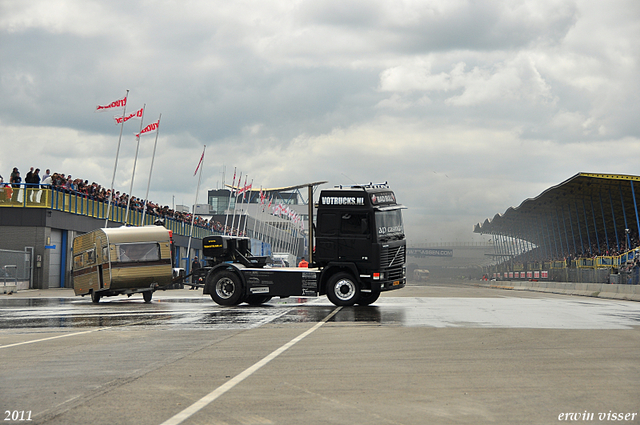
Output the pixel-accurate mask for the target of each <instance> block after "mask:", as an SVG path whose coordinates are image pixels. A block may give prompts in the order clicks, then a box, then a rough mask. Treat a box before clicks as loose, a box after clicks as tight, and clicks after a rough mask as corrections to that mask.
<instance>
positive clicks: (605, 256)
mask: <svg viewBox="0 0 640 425" xmlns="http://www.w3.org/2000/svg"><path fill="white" fill-rule="evenodd" d="M639 182H640V176H631V175H620V174H592V173H578V174H576V175H575V176H573V177H571V178H569V179H568V180H566V181H564V182H562V183H560V184H558V185H556V186H553V187H551V188H549V189H547V190H545V191H544V192H542V193H541V194H540V195H538V196H537V197H535V198H531V199H526V200H525V201H523V202H522V203H521V204H520V205H519V206H518V207H515V208H514V207H511V208H509V209H507V210H506V211H505V212H504V213H503V214H496V215H495V216H494V217H493V218H492V219H486V220H485V221H484V223H482V224H480V223H478V224H476V225H475V226H474V232H475V233H481V234H488V235H492V236H493V241H494V247H495V252H494V256H495V258H496V262H495V264H493V265H491V266H488V267H487V268H486V269H485V271H486V272H487V273H489V275H490V276H492V277H494V276H495V277H497V278H508V279H511V278H519V279H532V278H534V279H535V278H536V277H538V278H543V277H544V278H548V279H551V280H555V281H566V282H599V283H605V282H606V283H609V282H611V283H618V282H619V283H636V284H637V283H638V270H639V269H640V264H638V263H639V261H638V260H639V258H638V253H639V246H640V243H639V242H640V240H639V239H638V237H639V235H640V217H639V214H638V202H637V198H636V189H638V188H640V185H639V184H638V183H639ZM634 184H635V186H634Z"/></svg>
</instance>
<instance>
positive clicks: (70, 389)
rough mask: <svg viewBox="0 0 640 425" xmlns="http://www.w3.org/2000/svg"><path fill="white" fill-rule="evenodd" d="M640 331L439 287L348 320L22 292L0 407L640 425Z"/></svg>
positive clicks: (265, 418)
mask: <svg viewBox="0 0 640 425" xmlns="http://www.w3.org/2000/svg"><path fill="white" fill-rule="evenodd" d="M639 330H640V303H634V302H626V301H615V300H602V299H595V298H584V297H567V296H557V295H550V294H538V293H530V292H515V291H502V290H492V289H485V288H475V287H470V286H464V285H451V284H447V285H445V284H437V283H432V284H430V285H427V286H420V287H418V286H410V287H407V288H405V289H403V290H400V291H395V292H390V293H386V294H384V296H383V297H381V298H380V300H379V301H378V302H377V303H376V304H375V305H374V306H370V307H351V308H342V309H337V308H336V307H335V306H333V305H332V304H331V303H329V302H328V300H327V299H326V298H325V297H321V298H295V299H293V298H292V299H286V300H279V299H274V300H272V301H271V302H270V303H269V304H267V305H265V306H262V307H250V306H246V305H245V306H238V307H233V308H225V307H220V306H218V305H216V304H215V303H213V302H212V301H211V300H210V298H209V297H208V296H207V297H205V296H202V295H201V293H200V292H199V291H188V290H180V291H166V292H157V293H156V294H154V300H153V302H152V303H151V304H145V303H143V301H142V298H141V297H136V296H134V297H132V298H129V299H127V298H126V297H112V298H107V299H104V301H102V302H101V303H100V304H99V305H94V304H93V303H91V301H90V299H88V298H81V297H72V296H71V295H70V294H69V292H68V291H64V290H60V291H57V292H55V291H53V292H52V291H39V292H38V291H25V292H24V293H21V294H18V296H1V297H0V356H1V357H0V359H1V360H0V364H1V365H2V366H1V369H0V396H1V397H0V403H1V407H2V412H5V416H4V417H3V419H9V420H7V421H4V423H20V422H22V423H27V421H20V420H19V415H13V417H14V418H18V420H17V421H13V420H11V419H12V413H13V412H23V411H24V412H30V415H31V416H30V417H31V419H32V421H29V422H28V423H51V424H73V423H78V424H81V423H82V424H84V423H91V424H94V423H105V424H107V423H109V424H113V423H132V424H133V423H135V424H162V423H165V421H169V422H167V424H169V423H175V424H177V423H184V424H198V423H214V424H254V423H255V424H271V423H273V424H276V423H286V424H294V423H295V424H299V423H305V422H306V423H318V424H323V423H339V424H343V423H344V424H353V423H367V424H370V423H381V424H389V423H392V424H393V423H395V424H418V423H531V424H538V423H556V422H558V417H559V415H560V414H562V413H569V412H578V411H579V412H580V413H584V412H585V411H586V412H587V413H595V414H596V418H597V414H598V413H602V412H605V413H608V412H609V411H612V412H619V413H625V414H626V413H629V416H628V418H629V420H628V421H626V420H623V421H621V422H623V423H639V422H638V417H637V415H636V416H635V417H633V419H631V418H632V415H631V414H632V413H640V403H639V402H638V401H639V400H640V362H638V360H639V359H640V332H639ZM199 400H200V404H195V405H194V403H197V402H198V401H199ZM194 406H195V407H194ZM7 412H9V413H7ZM7 415H8V416H7ZM180 415H182V416H180ZM22 417H26V416H24V415H23V416H22ZM623 417H624V416H623ZM595 422H598V421H597V420H595ZM605 422H606V421H605ZM618 422H620V421H618Z"/></svg>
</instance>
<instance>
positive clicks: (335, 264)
mask: <svg viewBox="0 0 640 425" xmlns="http://www.w3.org/2000/svg"><path fill="white" fill-rule="evenodd" d="M309 202H312V199H310V200H309ZM403 208H405V207H404V206H403V205H400V204H398V203H397V202H396V197H395V194H394V193H393V191H392V190H391V189H389V187H388V186H387V185H386V183H385V184H376V185H374V184H368V185H355V186H349V187H342V186H339V187H335V188H333V189H325V190H322V191H321V193H320V199H319V201H318V203H317V223H316V226H315V227H314V230H315V248H311V252H312V255H311V256H310V257H311V258H310V260H311V263H310V264H309V267H308V268H299V267H292V268H276V267H269V266H268V265H267V257H257V256H253V255H251V252H250V243H249V242H250V241H249V239H248V238H238V237H231V236H209V237H206V238H204V240H203V254H204V256H205V257H206V259H207V263H208V267H207V275H206V279H205V283H204V293H205V294H210V295H211V298H212V299H213V300H214V301H215V302H216V303H218V304H220V305H227V306H230V305H237V304H240V303H243V302H246V303H249V304H251V305H260V304H262V303H265V302H267V301H269V300H270V299H271V298H272V297H281V298H286V297H292V296H318V295H325V294H326V295H327V297H328V298H329V300H330V301H331V302H332V303H333V304H335V305H338V306H350V305H354V304H359V305H369V304H371V303H373V302H375V301H376V300H377V299H378V297H379V296H380V292H382V291H389V290H393V289H400V288H403V287H404V286H405V284H406V240H405V234H404V227H403V224H402V209H403ZM312 233H313V232H312Z"/></svg>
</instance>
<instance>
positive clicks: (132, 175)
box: [124, 103, 147, 226]
mask: <svg viewBox="0 0 640 425" xmlns="http://www.w3.org/2000/svg"><path fill="white" fill-rule="evenodd" d="M146 107H147V104H146V103H145V104H144V105H142V116H141V117H140V131H138V137H136V139H138V143H137V144H136V156H135V157H134V159H133V172H132V173H131V185H130V186H129V199H128V200H127V212H126V213H125V214H124V224H125V226H126V225H127V224H129V222H128V219H129V209H130V205H131V194H132V193H133V179H134V178H135V176H136V164H137V162H138V151H139V150H140V133H142V123H143V122H144V110H145V109H146Z"/></svg>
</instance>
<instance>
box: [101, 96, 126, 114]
mask: <svg viewBox="0 0 640 425" xmlns="http://www.w3.org/2000/svg"><path fill="white" fill-rule="evenodd" d="M126 105H127V96H125V97H123V98H122V99H118V100H114V101H113V102H111V103H110V104H108V105H98V106H96V112H104V111H113V110H116V109H120V108H124V107H125V106H126Z"/></svg>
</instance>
